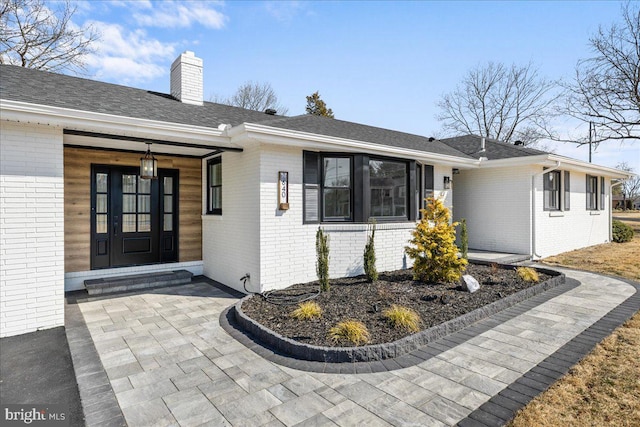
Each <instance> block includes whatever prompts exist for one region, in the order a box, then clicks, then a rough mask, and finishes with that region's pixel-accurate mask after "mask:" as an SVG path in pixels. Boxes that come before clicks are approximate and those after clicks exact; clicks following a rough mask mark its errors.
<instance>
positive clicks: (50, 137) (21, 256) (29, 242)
mask: <svg viewBox="0 0 640 427" xmlns="http://www.w3.org/2000/svg"><path fill="white" fill-rule="evenodd" d="M0 135H1V139H0V141H1V142H0V150H1V151H2V156H0V187H1V190H0V336H2V337H5V336H11V335H17V334H22V333H26V332H32V331H35V330H39V329H47V328H53V327H56V326H61V325H63V324H64V192H63V150H62V129H58V128H52V127H47V126H36V125H29V124H17V123H10V122H4V121H3V122H0Z"/></svg>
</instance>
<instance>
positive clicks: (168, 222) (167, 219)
mask: <svg viewBox="0 0 640 427" xmlns="http://www.w3.org/2000/svg"><path fill="white" fill-rule="evenodd" d="M162 229H163V230H164V231H173V215H172V214H164V225H163V227H162Z"/></svg>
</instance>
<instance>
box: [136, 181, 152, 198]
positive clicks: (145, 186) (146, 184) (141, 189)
mask: <svg viewBox="0 0 640 427" xmlns="http://www.w3.org/2000/svg"><path fill="white" fill-rule="evenodd" d="M138 193H143V194H149V193H151V180H150V179H143V178H140V181H139V183H138Z"/></svg>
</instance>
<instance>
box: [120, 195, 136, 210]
mask: <svg viewBox="0 0 640 427" xmlns="http://www.w3.org/2000/svg"><path fill="white" fill-rule="evenodd" d="M135 211H136V196H135V194H123V195H122V212H127V213H134V212H135Z"/></svg>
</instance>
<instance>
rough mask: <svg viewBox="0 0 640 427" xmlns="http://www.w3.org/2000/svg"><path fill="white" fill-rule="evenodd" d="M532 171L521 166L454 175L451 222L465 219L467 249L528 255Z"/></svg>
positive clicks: (530, 168) (470, 171)
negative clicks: (467, 239) (452, 216)
mask: <svg viewBox="0 0 640 427" xmlns="http://www.w3.org/2000/svg"><path fill="white" fill-rule="evenodd" d="M535 172H536V169H535V168H533V167H528V166H522V167H509V168H492V169H476V170H461V171H460V173H459V174H458V175H454V177H453V181H454V182H453V188H454V189H455V191H454V195H453V214H454V220H455V221H460V220H461V219H462V218H465V219H466V221H467V232H468V235H469V248H470V249H480V250H487V251H496V252H507V253H519V254H529V253H530V249H529V246H530V239H529V236H530V230H529V224H530V220H529V218H530V217H531V208H530V206H531V205H530V189H531V175H533V174H534V173H535ZM541 182H542V181H541ZM541 209H542V208H541Z"/></svg>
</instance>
